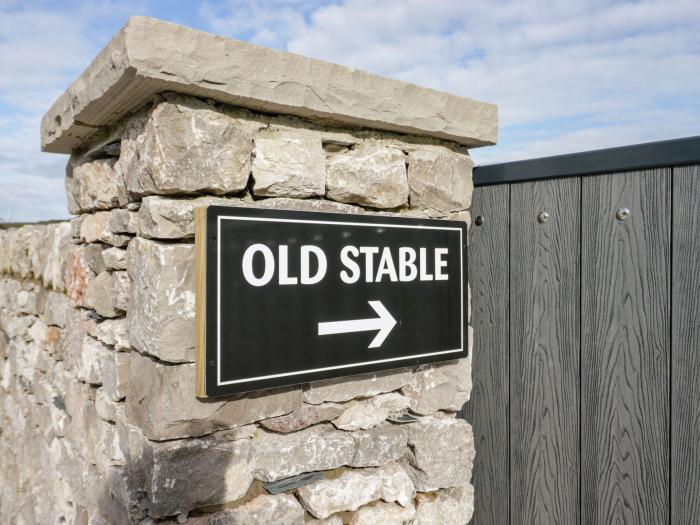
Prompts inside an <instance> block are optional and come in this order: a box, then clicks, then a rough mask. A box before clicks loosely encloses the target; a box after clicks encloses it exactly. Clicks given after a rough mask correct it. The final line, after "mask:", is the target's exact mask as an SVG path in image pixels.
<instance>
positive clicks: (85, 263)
mask: <svg viewBox="0 0 700 525" xmlns="http://www.w3.org/2000/svg"><path fill="white" fill-rule="evenodd" d="M103 270H104V262H103V261H102V247H101V246H100V245H97V244H88V245H82V246H72V247H71V249H70V250H69V252H68V255H67V257H66V276H65V282H66V294H67V295H68V302H69V304H70V305H71V306H82V305H83V303H84V300H85V292H86V291H87V287H88V284H89V283H90V281H91V280H92V279H94V278H95V276H96V275H97V274H98V273H100V272H102V271H103Z"/></svg>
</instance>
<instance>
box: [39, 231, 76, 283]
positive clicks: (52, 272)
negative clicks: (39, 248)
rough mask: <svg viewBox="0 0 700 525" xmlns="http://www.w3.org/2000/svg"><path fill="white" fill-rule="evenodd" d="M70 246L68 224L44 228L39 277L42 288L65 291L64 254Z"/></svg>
mask: <svg viewBox="0 0 700 525" xmlns="http://www.w3.org/2000/svg"><path fill="white" fill-rule="evenodd" d="M70 244H71V235H70V223H69V222H59V223H56V224H49V225H47V226H46V239H45V243H44V256H43V257H42V263H41V275H40V276H39V275H37V277H40V278H41V280H42V281H43V283H44V286H46V287H47V288H51V289H53V290H64V289H65V280H64V276H65V267H66V254H67V253H68V249H69V247H70Z"/></svg>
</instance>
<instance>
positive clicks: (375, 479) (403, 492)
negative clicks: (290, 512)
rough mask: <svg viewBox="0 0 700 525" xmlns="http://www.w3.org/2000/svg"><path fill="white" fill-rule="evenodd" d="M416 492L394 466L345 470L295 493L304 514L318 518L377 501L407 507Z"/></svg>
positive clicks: (403, 472) (400, 469)
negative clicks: (305, 511)
mask: <svg viewBox="0 0 700 525" xmlns="http://www.w3.org/2000/svg"><path fill="white" fill-rule="evenodd" d="M415 494H416V491H415V489H414V487H413V483H412V482H411V479H410V478H409V477H408V474H406V472H405V471H404V470H403V469H402V468H401V466H399V465H398V464H397V463H390V464H388V465H385V466H383V467H379V468H374V469H362V470H348V471H345V472H343V473H342V474H341V475H340V476H339V477H338V478H335V479H325V480H321V481H317V482H316V483H312V484H310V485H306V486H304V487H301V488H299V489H297V495H298V496H299V499H300V500H301V502H302V503H303V505H304V507H305V508H306V510H308V511H309V512H310V513H311V514H313V515H314V516H315V517H317V518H327V517H328V516H330V515H331V514H335V513H336V512H343V511H348V510H356V509H358V508H359V507H361V506H362V505H365V504H367V503H371V502H373V501H377V500H379V499H381V500H384V501H387V502H394V501H396V502H398V503H399V504H400V505H402V506H404V507H405V506H407V505H409V504H410V503H411V501H412V500H413V497H414V496H415Z"/></svg>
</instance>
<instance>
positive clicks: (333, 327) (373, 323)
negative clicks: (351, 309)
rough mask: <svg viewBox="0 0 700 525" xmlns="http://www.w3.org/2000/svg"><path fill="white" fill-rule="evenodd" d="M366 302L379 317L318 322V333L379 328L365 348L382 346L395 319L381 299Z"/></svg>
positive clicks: (327, 333) (366, 330) (349, 331)
mask: <svg viewBox="0 0 700 525" xmlns="http://www.w3.org/2000/svg"><path fill="white" fill-rule="evenodd" d="M367 302H368V303H369V305H370V306H371V307H372V309H373V310H374V311H375V312H376V313H377V315H378V316H379V317H371V318H369V319H354V320H350V321H332V322H328V323H318V335H332V334H349V333H352V332H369V331H371V330H379V332H377V335H376V336H375V337H374V339H372V342H371V343H370V344H369V346H368V347H367V348H378V347H380V346H382V343H383V342H384V340H385V339H386V338H387V336H388V335H389V333H390V332H391V331H392V330H393V328H394V326H395V325H396V319H394V317H393V316H392V315H391V314H390V313H389V310H387V309H386V308H385V307H384V305H383V304H382V302H381V301H367Z"/></svg>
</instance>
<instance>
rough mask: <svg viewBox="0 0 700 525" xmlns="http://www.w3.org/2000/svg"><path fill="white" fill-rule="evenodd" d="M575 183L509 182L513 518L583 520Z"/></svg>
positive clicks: (569, 523) (527, 520) (541, 521)
mask: <svg viewBox="0 0 700 525" xmlns="http://www.w3.org/2000/svg"><path fill="white" fill-rule="evenodd" d="M580 184H581V183H580V180H579V179H578V178H574V179H560V180H549V181H540V182H534V183H532V182H531V183H524V184H513V185H512V186H511V262H510V282H511V295H510V312H511V314H510V319H511V324H510V363H511V367H510V398H511V433H510V448H511V520H510V523H511V524H513V525H520V524H523V523H537V524H547V523H558V524H566V525H573V524H576V523H579V490H578V487H579V485H578V484H579V426H578V423H579V342H580V341H579V317H580V316H579V314H580V312H579V307H580V287H579V285H580V279H579V277H580V274H579V260H580V259H579V249H580V237H579V235H580ZM540 211H546V212H547V213H549V220H548V221H547V222H545V223H540V222H538V220H537V216H538V213H539V212H540Z"/></svg>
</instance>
